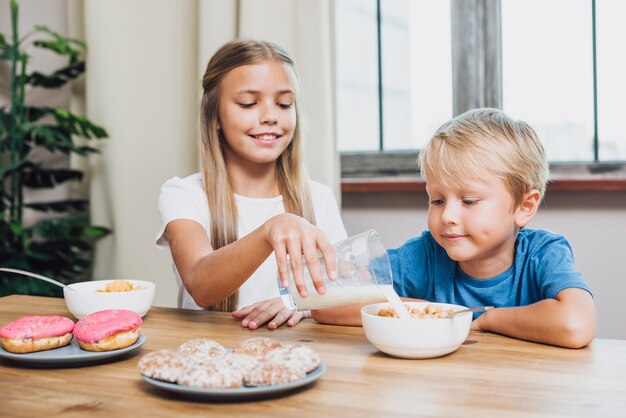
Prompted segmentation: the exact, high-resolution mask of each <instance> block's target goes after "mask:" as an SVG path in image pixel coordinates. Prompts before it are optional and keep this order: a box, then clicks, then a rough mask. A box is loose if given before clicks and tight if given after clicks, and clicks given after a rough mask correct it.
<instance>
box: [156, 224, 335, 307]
mask: <svg viewBox="0 0 626 418" xmlns="http://www.w3.org/2000/svg"><path fill="white" fill-rule="evenodd" d="M166 231H167V236H168V240H169V245H170V249H171V252H172V257H173V259H174V262H175V263H176V267H177V268H178V272H179V273H180V276H181V278H182V280H183V283H184V285H185V288H186V289H187V291H188V292H189V294H190V295H191V296H192V297H193V299H194V301H195V302H196V304H197V305H198V306H202V307H208V306H210V305H213V304H215V303H217V302H219V301H220V300H222V299H224V298H226V297H228V296H229V295H231V294H232V293H234V292H235V291H236V290H237V289H238V288H239V287H240V286H241V285H242V284H243V282H245V281H246V280H247V279H248V278H249V277H250V276H251V275H252V273H254V271H255V270H256V269H257V268H258V267H259V266H260V265H261V263H263V261H265V259H267V257H268V256H269V255H270V254H271V253H272V251H275V253H276V259H277V262H278V270H279V275H280V277H281V279H282V280H284V281H287V255H289V254H297V255H298V256H292V257H290V263H291V268H292V270H293V271H294V278H295V280H296V287H298V289H299V290H300V293H301V294H302V295H303V296H304V294H305V293H306V292H305V291H304V289H305V287H304V284H303V272H302V255H304V258H305V259H306V263H307V266H308V267H309V270H310V273H311V276H312V280H313V283H314V285H315V287H316V289H317V291H318V293H324V289H323V280H322V277H321V274H320V263H319V256H318V252H317V251H318V250H319V251H321V253H322V254H323V256H324V261H325V263H326V265H327V268H328V270H329V272H330V271H334V270H335V269H336V267H335V258H334V254H335V253H334V249H333V247H332V245H331V244H330V242H329V241H328V239H327V238H326V236H325V235H324V233H323V232H322V231H321V230H320V229H318V228H316V227H315V226H313V225H311V224H310V223H308V222H307V221H306V220H305V219H303V218H300V217H298V216H296V215H292V214H281V215H277V216H275V217H273V218H271V219H270V220H268V221H267V222H266V223H265V224H263V225H262V226H260V227H259V228H257V229H256V230H254V231H252V232H251V233H250V234H248V235H246V236H245V237H243V238H240V239H238V240H237V241H235V242H233V243H231V244H229V245H227V246H225V247H222V248H220V249H218V250H213V248H212V247H211V243H210V242H209V239H208V238H207V236H206V232H205V230H204V229H203V228H202V227H201V226H200V225H199V224H198V223H196V222H194V221H191V220H183V219H180V220H175V221H172V222H170V223H169V224H168V225H167V229H166ZM329 274H330V273H329Z"/></svg>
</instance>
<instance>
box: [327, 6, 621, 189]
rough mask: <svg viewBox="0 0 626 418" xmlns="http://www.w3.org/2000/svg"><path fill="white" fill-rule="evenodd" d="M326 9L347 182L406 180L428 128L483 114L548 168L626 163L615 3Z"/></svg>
mask: <svg viewBox="0 0 626 418" xmlns="http://www.w3.org/2000/svg"><path fill="white" fill-rule="evenodd" d="M334 4H335V41H336V57H337V61H336V75H337V78H336V86H337V133H338V143H339V151H340V152H342V172H343V175H344V176H349V177H351V176H355V175H356V176H358V175H364V176H372V175H377V174H378V175H380V174H403V173H404V172H405V171H406V170H409V171H406V173H407V174H410V173H413V174H414V173H415V156H416V155H417V150H418V149H419V148H420V147H421V146H423V145H424V144H425V142H426V141H428V139H429V138H430V136H431V135H432V133H433V132H434V131H435V130H436V128H437V127H438V126H439V125H441V124H442V123H443V122H445V121H446V120H448V119H449V118H451V117H452V116H453V115H457V114H460V113H462V112H463V111H465V110H467V109H469V108H472V107H480V106H492V107H498V108H501V109H503V110H504V111H505V112H507V113H509V114H510V115H511V116H513V117H516V118H520V119H523V120H525V121H527V122H528V123H530V124H531V125H532V126H533V127H534V128H535V129H536V130H537V132H538V134H539V136H540V138H541V139H542V142H543V143H544V146H545V148H546V153H547V155H548V159H549V160H550V161H551V162H552V163H579V164H588V163H593V164H595V165H598V163H610V162H619V161H621V162H623V161H624V160H626V135H624V133H623V130H621V129H619V128H620V125H619V121H620V117H621V114H622V112H621V110H622V109H623V107H624V106H622V105H621V104H620V103H621V102H622V101H623V100H624V99H623V98H624V97H626V81H625V79H624V76H623V75H624V74H626V64H625V63H624V60H623V59H622V58H621V56H620V55H621V52H620V51H621V49H622V45H621V43H622V40H623V39H626V25H624V24H623V22H622V21H623V19H624V18H626V2H624V1H623V0H524V1H520V0H492V1H481V0H451V1H443V0H335V3H334ZM555 22H558V25H557V24H555ZM403 155H404V156H406V159H408V160H407V162H406V163H405V164H400V163H399V159H400V160H401V159H402V158H404V157H402V156H403ZM363 158H367V161H368V164H363V161H364V160H363ZM364 167H372V170H371V171H367V172H366V170H364ZM579 167H583V168H584V167H585V166H584V165H580V166H579Z"/></svg>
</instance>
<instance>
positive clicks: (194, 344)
mask: <svg viewBox="0 0 626 418" xmlns="http://www.w3.org/2000/svg"><path fill="white" fill-rule="evenodd" d="M177 351H178V352H179V353H181V354H183V355H184V356H187V357H189V358H191V359H192V360H193V361H195V362H196V363H206V362H208V361H211V360H212V359H214V358H217V357H221V356H223V355H224V354H226V353H227V352H228V350H226V348H225V347H224V346H223V345H222V344H220V343H218V342H216V341H213V340H210V339H208V338H195V339H193V340H189V341H187V342H185V343H183V344H181V346H180V347H178V350H177Z"/></svg>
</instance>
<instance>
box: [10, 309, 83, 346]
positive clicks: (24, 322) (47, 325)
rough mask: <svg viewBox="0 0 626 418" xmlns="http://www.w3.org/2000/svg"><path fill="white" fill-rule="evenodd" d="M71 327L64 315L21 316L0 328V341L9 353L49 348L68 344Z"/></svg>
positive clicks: (71, 324)
mask: <svg viewBox="0 0 626 418" xmlns="http://www.w3.org/2000/svg"><path fill="white" fill-rule="evenodd" d="M73 329H74V321H72V320H71V319H69V318H66V317H64V316H23V317H21V318H18V319H16V320H15V321H13V322H10V323H8V324H6V325H5V326H3V327H2V328H0V342H1V343H2V347H3V348H4V349H5V350H6V351H9V352H11V353H18V354H23V353H33V352H35V351H42V350H50V349H52V348H58V347H63V346H65V345H68V344H69V343H70V341H71V340H72V330H73Z"/></svg>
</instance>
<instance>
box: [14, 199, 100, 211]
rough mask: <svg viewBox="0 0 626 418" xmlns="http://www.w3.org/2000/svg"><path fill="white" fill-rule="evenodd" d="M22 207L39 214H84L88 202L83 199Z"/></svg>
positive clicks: (28, 204) (30, 204) (29, 204)
mask: <svg viewBox="0 0 626 418" xmlns="http://www.w3.org/2000/svg"><path fill="white" fill-rule="evenodd" d="M24 207H27V208H29V209H32V210H36V211H39V212H55V213H65V212H84V211H86V210H87V208H88V207H89V201H87V200H85V199H68V200H55V201H52V202H39V203H27V204H25V205H24Z"/></svg>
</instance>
